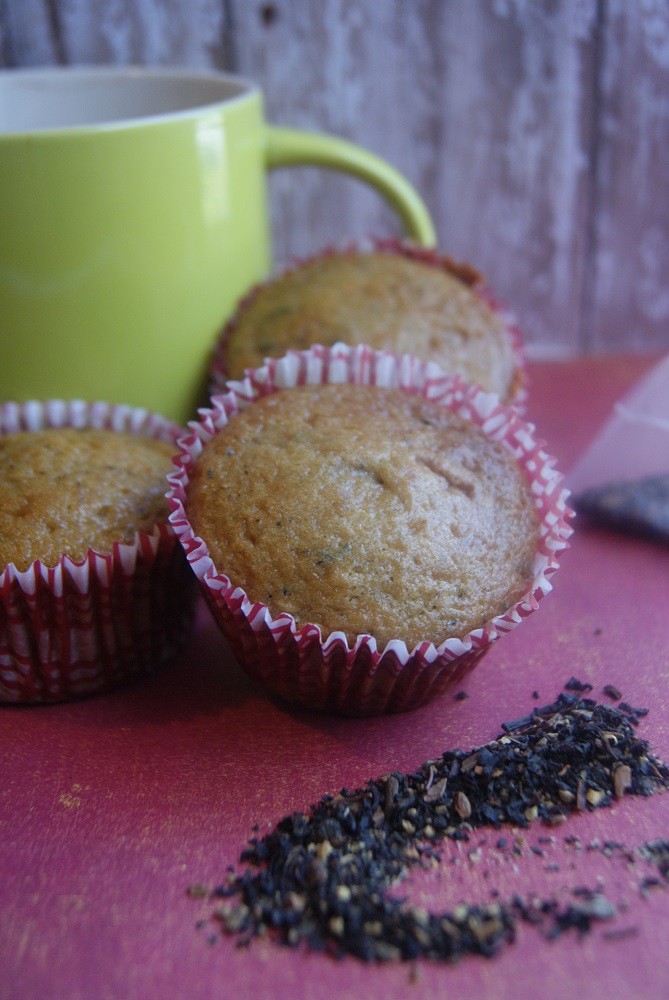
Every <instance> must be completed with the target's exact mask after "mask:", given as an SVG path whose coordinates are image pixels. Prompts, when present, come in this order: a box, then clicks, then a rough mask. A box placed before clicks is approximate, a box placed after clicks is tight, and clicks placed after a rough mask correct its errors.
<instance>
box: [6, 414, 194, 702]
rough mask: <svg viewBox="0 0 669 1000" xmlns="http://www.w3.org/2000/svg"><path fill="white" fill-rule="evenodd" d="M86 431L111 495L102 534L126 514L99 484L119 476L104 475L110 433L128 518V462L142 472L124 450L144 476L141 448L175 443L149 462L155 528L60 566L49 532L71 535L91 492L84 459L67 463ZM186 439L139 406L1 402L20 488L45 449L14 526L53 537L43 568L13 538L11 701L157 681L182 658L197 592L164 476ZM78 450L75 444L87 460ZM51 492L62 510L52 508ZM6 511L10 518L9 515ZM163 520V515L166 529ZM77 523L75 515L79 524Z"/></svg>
mask: <svg viewBox="0 0 669 1000" xmlns="http://www.w3.org/2000/svg"><path fill="white" fill-rule="evenodd" d="M44 431H46V432H47V437H46V438H44V437H43V434H42V432H44ZM80 431H81V432H82V433H83V434H84V436H88V437H87V444H86V448H90V449H91V454H92V455H94V461H92V462H91V464H90V465H89V467H87V468H85V469H83V473H82V476H83V478H86V477H88V478H89V479H90V480H91V487H90V489H91V490H92V491H93V492H92V494H91V496H92V497H93V498H94V499H95V490H96V489H97V490H100V497H99V501H97V499H96V503H95V504H94V505H93V510H92V513H91V520H92V521H96V520H97V521H99V522H100V524H99V525H97V526H95V528H96V530H97V528H98V527H99V529H100V530H102V528H103V526H104V524H105V523H106V519H107V517H109V520H110V523H111V522H113V520H114V514H115V511H114V510H109V511H108V513H105V508H109V507H110V505H111V506H113V505H114V499H113V498H112V497H110V496H108V495H106V494H105V495H104V496H103V495H102V492H101V487H100V485H99V483H100V482H101V481H102V479H103V475H111V476H112V477H113V476H114V472H113V471H112V472H110V471H109V467H110V462H109V461H108V462H107V466H108V468H107V469H106V470H105V469H104V467H103V466H104V462H105V461H106V458H105V451H104V442H102V441H101V439H102V438H104V436H105V433H106V432H113V443H114V447H115V450H116V451H118V453H117V454H115V458H114V461H116V462H118V461H119V454H120V457H121V462H120V464H119V466H118V469H119V479H122V478H123V479H124V483H123V485H122V486H120V487H119V489H118V491H116V497H117V499H116V503H117V505H118V507H119V508H121V507H122V506H123V507H124V511H123V516H124V517H126V516H127V513H126V510H125V507H126V506H127V505H128V504H129V502H130V501H129V500H128V482H127V480H128V476H129V475H131V473H129V471H128V468H123V466H124V465H125V463H126V461H127V463H128V464H130V460H129V458H128V455H127V452H128V448H127V447H124V446H123V442H125V441H126V440H127V441H128V442H132V446H133V449H132V450H133V453H134V452H135V451H137V452H138V454H137V455H134V454H133V458H132V462H134V463H137V462H138V463H140V466H139V468H141V469H142V474H143V475H144V474H145V473H144V466H143V465H142V464H141V463H144V462H146V455H144V454H143V452H144V451H145V449H144V444H142V446H141V447H137V448H135V447H134V445H135V442H136V441H138V440H139V439H142V441H143V440H144V439H149V440H150V441H151V442H153V441H158V442H164V445H162V446H161V450H160V453H159V454H154V452H157V449H154V448H153V445H151V447H150V450H149V452H148V454H150V455H151V462H152V463H155V469H154V468H153V467H152V468H151V472H150V476H149V478H150V480H151V496H150V497H149V496H148V494H147V495H146V497H144V495H141V497H140V504H141V506H142V509H145V511H146V514H145V517H144V521H145V522H146V523H141V522H140V523H141V526H142V530H139V531H136V530H133V527H132V524H131V523H129V524H128V525H127V529H126V530H124V531H123V533H122V535H121V536H120V537H119V538H118V540H115V541H110V543H109V544H108V545H107V544H105V545H103V546H102V547H100V548H97V549H95V548H91V547H89V546H85V547H84V548H83V549H82V550H80V551H77V552H76V553H75V552H74V549H71V551H70V554H65V553H63V554H61V555H60V556H55V555H54V554H53V552H51V551H50V550H49V548H48V533H49V532H50V531H51V532H55V533H59V532H60V531H61V530H62V527H63V523H64V522H65V521H66V520H67V515H66V512H65V511H66V507H67V505H68V498H69V500H70V501H72V503H73V505H74V506H75V508H76V504H77V503H79V501H80V499H81V500H82V501H83V502H85V500H84V498H85V497H86V495H87V494H88V490H87V489H86V488H85V487H84V486H82V484H81V483H80V482H78V481H77V479H78V476H77V471H76V470H77V468H78V466H77V461H81V459H80V458H79V457H76V458H71V460H70V457H69V456H68V463H66V460H65V458H66V456H67V454H68V448H69V444H68V443H66V442H67V440H69V439H70V438H69V436H70V435H73V434H75V432H76V434H77V435H78V434H79V432H80ZM98 432H105V433H102V434H100V433H98ZM180 434H183V429H182V428H179V427H177V426H176V425H174V424H171V423H169V422H168V421H167V420H165V419H164V418H162V417H159V416H157V415H155V414H151V413H149V412H147V411H146V410H142V409H137V408H131V407H127V406H119V405H110V404H106V403H86V402H83V401H69V402H66V401H61V400H50V401H46V402H28V403H23V404H19V403H3V404H0V438H1V439H2V443H3V445H4V446H5V451H6V454H5V451H3V458H2V460H3V461H5V462H6V463H8V468H7V470H6V472H7V475H8V476H10V471H11V477H10V478H11V480H12V482H14V480H15V479H16V481H17V482H18V481H20V477H21V471H20V470H21V461H22V460H23V456H22V455H21V451H22V450H23V452H25V453H27V452H28V443H29V442H36V451H35V452H34V453H31V455H32V456H33V457H32V458H31V461H32V462H33V463H34V462H35V461H36V459H35V456H36V455H39V454H40V451H41V452H42V454H43V462H42V464H41V467H40V469H39V470H38V473H37V474H36V472H35V468H34V467H33V468H32V469H31V470H30V476H29V477H28V478H27V480H26V490H25V493H24V495H21V491H20V490H17V489H16V488H15V487H14V486H12V489H11V506H15V507H16V508H17V509H16V510H15V511H13V512H12V513H13V514H15V515H16V518H15V520H14V522H13V524H14V525H20V524H21V523H23V524H24V525H25V529H24V531H25V534H26V535H28V534H31V532H32V528H31V525H34V526H35V532H34V533H35V534H36V536H39V534H40V532H41V533H42V536H43V537H42V538H41V539H40V540H39V542H38V543H37V544H38V545H39V546H41V547H40V548H39V551H40V552H42V553H44V556H43V558H41V559H40V558H32V557H31V555H30V553H31V548H30V545H28V546H26V545H24V544H22V543H23V541H24V539H23V538H21V537H19V538H18V539H17V540H16V544H15V545H14V548H13V549H11V547H12V545H13V542H12V539H11V538H9V540H8V539H7V538H5V539H3V541H4V543H5V550H4V551H5V555H4V556H3V558H2V562H3V565H2V566H0V701H2V702H5V703H11V702H14V703H46V702H57V701H63V700H66V699H71V698H76V697H81V696H84V695H89V694H93V693H95V692H99V691H104V690H107V689H110V688H112V687H114V686H116V685H117V684H119V683H120V682H122V681H126V680H128V679H129V678H131V677H133V676H135V675H139V674H144V673H148V672H150V671H153V670H154V669H156V668H158V667H159V666H161V665H162V664H163V663H165V662H166V661H167V660H169V659H171V658H172V657H173V656H174V655H176V653H177V652H178V650H179V649H181V647H182V646H183V644H184V642H185V641H186V639H187V637H188V634H189V631H190V626H191V623H192V620H193V612H194V606H195V599H196V596H197V586H196V585H195V581H194V578H193V574H192V573H191V571H190V569H189V567H188V564H187V561H186V559H185V558H184V555H183V551H182V549H181V546H180V545H179V544H178V542H177V540H176V537H175V535H174V532H173V531H172V529H171V528H170V527H169V524H168V523H167V509H166V504H165V501H164V499H163V497H164V493H165V490H166V488H167V482H166V479H165V478H164V477H166V476H167V473H168V472H169V470H170V466H171V455H172V454H173V453H174V452H176V450H177V446H176V441H177V438H178V437H179V435H180ZM24 435H25V438H24ZM54 435H55V436H54ZM63 435H65V439H66V440H64V439H63ZM126 435H127V436H128V437H127V438H126ZM10 436H11V437H10ZM58 442H60V444H59V443H58ZM119 442H120V443H121V445H122V447H121V448H120V451H119V450H118V444H119ZM8 445H9V446H11V447H8ZM77 445H78V442H77V443H75V445H74V446H73V448H74V452H75V455H76V454H77ZM22 446H23V448H22ZM96 449H97V450H99V455H100V456H101V457H100V458H99V459H98V457H97V456H96ZM96 463H100V464H98V465H97V466H96ZM134 467H135V466H133V468H134ZM17 470H18V471H17ZM17 477H18V478H17ZM38 480H40V482H38ZM161 480H162V481H161ZM49 493H51V510H49V509H48V508H47V506H46V505H45V503H44V499H45V497H46V496H48V495H49ZM8 506H9V502H8ZM19 508H20V509H19ZM82 509H83V508H82ZM5 513H6V514H7V516H9V511H8V510H6V511H5ZM154 515H155V516H157V517H158V520H157V521H156V522H155V523H153V517H154ZM77 516H78V515H77V514H76V513H74V514H72V518H73V520H72V523H73V524H74V523H75V521H76V519H77ZM81 516H82V518H83V517H84V516H85V515H84V514H82V515H81ZM149 522H150V523H149ZM12 530H16V531H18V528H13V529H12ZM8 534H9V533H8V532H5V535H8ZM45 539H46V541H45ZM7 544H8V545H9V546H10V549H11V550H12V551H14V552H15V554H14V555H13V556H11V557H9V556H7V551H9V550H8V549H7V548H6V546H7ZM31 544H35V543H31ZM45 545H46V546H47V547H46V548H44V546H45ZM73 545H74V541H73ZM8 559H9V561H7V560H8Z"/></svg>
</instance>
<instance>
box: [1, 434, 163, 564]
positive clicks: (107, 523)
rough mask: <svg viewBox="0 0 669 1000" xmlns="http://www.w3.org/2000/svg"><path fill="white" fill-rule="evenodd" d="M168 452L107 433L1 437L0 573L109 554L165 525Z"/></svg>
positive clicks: (132, 437) (133, 437)
mask: <svg viewBox="0 0 669 1000" xmlns="http://www.w3.org/2000/svg"><path fill="white" fill-rule="evenodd" d="M174 451H175V448H174V445H171V444H167V443H166V442H165V441H157V440H153V439H151V438H146V437H140V436H137V435H133V434H129V433H117V432H115V431H108V430H95V429H81V430H75V429H73V428H50V429H45V430H41V431H20V432H18V433H14V434H7V435H4V436H0V510H1V511H2V518H1V519H0V568H2V567H4V566H6V565H8V564H9V563H10V562H13V563H14V564H15V565H16V567H17V569H21V570H23V569H26V568H27V567H28V566H29V565H30V563H31V562H32V561H33V560H34V559H40V560H41V561H42V562H44V563H46V564H47V565H50V566H53V565H55V564H56V563H57V562H58V560H59V559H60V557H61V556H62V555H63V554H65V553H67V554H68V555H70V556H72V557H73V558H74V559H82V558H83V557H84V556H85V555H86V552H87V551H88V549H89V548H94V549H96V550H98V551H100V552H109V551H110V550H111V548H112V545H113V543H114V542H131V541H132V540H133V538H134V535H135V532H136V531H150V530H151V529H152V528H153V525H154V524H155V523H156V522H158V521H164V520H166V518H167V513H168V510H167V501H166V500H165V496H164V494H165V493H166V491H167V482H166V476H167V473H168V472H169V471H170V458H171V456H172V455H173V454H174Z"/></svg>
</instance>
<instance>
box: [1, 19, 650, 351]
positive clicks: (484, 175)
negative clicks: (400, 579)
mask: <svg viewBox="0 0 669 1000" xmlns="http://www.w3.org/2000/svg"><path fill="white" fill-rule="evenodd" d="M49 63H122V64H125V63H143V64H175V65H187V66H193V67H198V68H218V69H226V70H232V71H238V72H240V73H243V74H244V75H246V76H248V77H251V78H254V79H255V80H257V81H258V82H259V83H260V84H261V85H262V86H263V88H264V90H265V94H266V104H267V112H268V118H269V120H270V121H272V122H275V123H278V124H286V125H293V126H299V127H302V128H307V129H318V130H324V131H331V132H334V133H337V134H340V135H343V136H346V137H347V138H349V139H351V140H353V141H355V142H358V143H360V144H362V145H365V146H367V147H368V148H370V149H372V150H373V151H374V152H376V153H377V154H379V155H380V156H383V157H385V158H386V159H388V160H390V161H391V162H392V163H393V164H394V165H395V166H396V167H398V168H399V169H400V170H402V171H403V172H404V173H405V174H406V175H407V176H408V177H409V178H410V179H411V180H412V181H413V183H414V184H415V185H416V186H417V187H418V189H419V190H420V191H421V193H422V194H423V196H424V198H425V200H426V202H427V204H428V206H429V208H430V210H431V212H432V213H433V216H434V219H435V223H436V226H437V231H438V234H439V240H440V244H441V246H442V247H443V248H444V249H447V250H448V251H449V252H451V253H452V254H453V255H455V256H456V257H460V258H464V259H468V260H469V261H471V262H472V263H474V264H475V265H476V266H477V267H479V268H480V269H481V270H482V271H483V272H484V273H485V275H486V276H487V278H488V279H489V281H490V283H491V285H492V286H493V288H494V289H495V291H496V292H497V294H498V295H499V296H500V297H501V298H503V299H504V300H506V301H507V302H508V303H509V304H510V305H511V307H512V308H513V310H514V311H515V313H516V314H517V316H518V318H519V320H520V323H521V325H522V327H523V329H524V331H525V336H526V340H527V342H528V344H530V345H531V346H532V348H535V349H536V350H538V351H551V352H556V353H561V352H603V351H613V350H620V349H626V350H627V349H629V350H639V351H641V350H647V351H654V350H658V349H663V348H667V347H669V0H381V2H379V0H358V2H355V0H292V2H291V0H272V2H259V0H0V64H2V65H4V66H23V65H40V64H49ZM297 179H298V174H297V173H296V171H295V170H292V171H282V172H277V173H276V174H274V175H272V177H271V179H270V196H271V208H272V215H273V222H274V233H275V254H276V258H277V261H278V262H279V263H282V262H284V261H286V260H288V259H290V258H291V257H292V256H294V255H296V254H303V253H307V252H309V251H311V250H315V249H317V248H319V247H322V246H323V245H325V244H326V243H330V242H333V241H334V242H337V241H340V240H341V239H343V238H345V237H348V236H361V235H365V234H368V233H376V234H381V235H386V234H394V233H397V232H398V228H397V223H396V220H395V219H394V217H393V216H392V214H391V213H390V212H389V211H388V210H387V209H386V208H385V206H383V204H382V203H381V202H380V200H379V198H378V197H377V196H376V195H375V194H374V193H373V192H370V191H368V190H367V189H366V188H365V187H364V186H363V185H361V184H360V183H359V182H357V181H355V180H352V179H350V178H344V177H341V176H336V175H333V174H327V173H323V172H318V171H316V170H314V169H311V168H301V169H300V173H299V183H296V180H297Z"/></svg>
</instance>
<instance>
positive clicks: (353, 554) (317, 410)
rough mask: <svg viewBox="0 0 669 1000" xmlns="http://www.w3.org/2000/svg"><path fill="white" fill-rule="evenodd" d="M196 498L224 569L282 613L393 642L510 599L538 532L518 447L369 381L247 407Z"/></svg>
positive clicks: (197, 474) (197, 475) (444, 632)
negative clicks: (514, 450) (518, 460)
mask: <svg viewBox="0 0 669 1000" xmlns="http://www.w3.org/2000/svg"><path fill="white" fill-rule="evenodd" d="M186 512H187V515H188V517H189V520H190V522H191V525H192V527H193V529H194V531H195V533H196V534H197V535H198V536H200V537H201V538H202V539H203V540H204V541H205V542H206V544H207V546H208V548H209V552H210V555H211V558H212V559H213V561H214V565H215V566H216V569H217V570H218V571H219V572H223V573H225V574H226V575H227V576H228V577H229V578H230V580H231V582H232V583H233V584H235V585H239V586H242V587H243V588H244V590H245V591H246V592H247V594H248V596H249V597H250V599H251V600H260V601H263V602H264V603H266V604H267V605H268V606H269V608H270V611H271V613H272V615H273V616H276V615H277V614H278V613H279V612H281V611H288V612H289V613H291V614H292V615H294V616H295V618H296V620H297V622H298V624H304V623H305V622H313V623H316V624H318V625H320V626H321V628H322V629H323V633H324V635H327V634H328V633H330V632H332V631H335V630H340V631H343V632H345V633H346V634H347V635H348V637H349V639H350V640H353V639H354V638H355V636H356V635H358V634H361V633H366V632H370V633H371V634H372V635H374V636H375V637H376V638H377V640H378V642H379V647H380V648H382V647H383V646H384V645H385V643H386V642H388V640H390V639H393V638H395V639H403V640H404V641H405V642H406V643H407V646H408V647H409V648H412V647H413V646H414V645H415V644H416V643H418V642H420V641H421V640H425V639H428V640H432V641H433V642H434V643H435V644H437V645H438V644H439V643H441V642H442V641H444V640H445V639H447V638H449V637H451V636H463V635H465V634H466V633H467V632H468V631H470V630H471V629H473V628H476V627H477V626H480V625H482V624H483V623H484V622H485V621H487V620H488V619H489V618H491V617H493V616H494V615H496V614H499V613H502V612H503V611H505V610H507V609H508V608H509V607H510V606H511V605H512V604H513V603H514V602H515V601H516V600H518V599H519V598H520V597H521V596H522V594H523V593H524V592H525V591H526V590H527V588H528V586H529V585H530V583H531V579H532V567H533V560H534V555H535V551H536V546H537V539H538V514H537V511H536V508H535V505H534V502H533V500H532V497H531V494H530V490H529V487H528V485H527V483H526V482H525V479H524V477H523V475H522V473H521V471H520V469H519V468H518V467H517V465H516V463H515V461H514V459H513V457H512V455H511V454H510V452H508V450H506V449H505V448H504V447H503V446H502V445H498V444H496V443H494V442H492V441H490V440H489V439H488V438H487V437H486V436H485V434H484V433H483V431H481V430H480V429H479V428H477V427H475V426H473V425H472V424H470V423H469V422H466V421H464V420H463V419H461V418H460V417H458V416H457V415H454V414H452V413H450V412H449V411H448V410H446V409H444V408H443V407H440V406H438V405H437V404H435V403H431V402H426V401H424V400H422V399H420V398H419V397H417V396H415V395H408V394H406V393H403V392H401V391H399V390H393V389H380V388H371V387H366V386H352V385H327V386H308V387H307V386H305V387H301V388H295V389H285V390H282V391H280V392H277V393H275V394H273V395H269V396H266V397H263V398H261V399H259V400H258V401H257V402H255V403H253V404H252V405H251V406H249V407H247V408H246V409H244V410H242V411H241V412H240V413H239V414H236V415H235V416H233V417H232V418H231V419H230V421H229V423H228V424H227V426H226V427H224V428H223V429H222V430H220V431H219V432H218V434H217V435H216V436H215V437H214V438H212V439H211V441H209V442H208V443H207V444H206V445H205V447H204V449H203V451H202V453H201V454H200V456H199V457H198V459H197V462H196V465H195V468H194V470H193V474H192V477H191V481H190V483H189V486H188V497H187V506H186Z"/></svg>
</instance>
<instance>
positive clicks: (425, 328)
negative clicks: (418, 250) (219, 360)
mask: <svg viewBox="0 0 669 1000" xmlns="http://www.w3.org/2000/svg"><path fill="white" fill-rule="evenodd" d="M337 341H341V342H343V343H346V344H353V345H355V344H361V343H363V344H369V345H370V346H371V347H373V348H375V349H377V350H379V349H388V350H391V351H393V352H395V353H396V354H415V355H417V356H418V357H419V358H420V359H421V360H423V361H435V362H436V363H437V364H439V365H441V367H442V368H444V369H445V370H446V371H447V372H453V373H456V374H458V375H461V376H462V377H463V378H465V379H466V380H467V381H469V382H476V383H477V384H480V385H482V386H483V387H484V388H485V389H487V390H489V391H492V392H496V393H497V394H498V395H500V396H501V397H502V398H503V399H508V398H510V396H511V395H512V393H513V388H514V380H515V377H516V366H515V362H514V357H513V348H512V345H511V342H510V339H509V335H508V332H507V330H506V327H505V324H504V322H503V320H502V319H501V317H500V316H499V315H498V314H497V313H496V312H494V310H492V309H491V308H490V307H489V306H488V305H487V304H486V303H485V302H484V301H483V299H482V298H481V297H480V296H479V295H478V294H477V293H476V292H475V291H474V290H473V289H472V287H471V284H470V283H468V282H466V281H464V280H462V279H461V278H460V277H459V276H458V275H457V274H455V273H449V272H448V271H447V270H446V269H444V268H440V267H436V266H433V265H431V264H426V263H423V262H421V261H417V260H412V259H410V258H408V257H405V256H402V255H400V254H396V253H343V254H335V255H332V256H325V257H321V258H317V259H314V260H312V261H308V262H307V263H305V264H303V265H302V266H300V267H297V268H295V269H294V270H292V271H290V272H288V273H287V274H285V275H283V276H281V277H279V278H276V279H274V280H272V281H269V282H268V283H266V284H265V285H263V286H261V287H260V288H259V289H258V290H257V293H255V294H254V295H253V296H252V297H251V299H250V301H249V302H248V304H247V305H245V306H243V307H242V308H241V310H240V313H239V316H238V318H237V321H236V322H235V324H234V327H233V329H232V331H231V333H230V338H229V341H228V344H227V346H226V365H227V369H228V373H229V376H230V377H231V378H240V377H241V376H242V374H243V371H244V369H245V368H255V367H258V366H259V365H261V364H262V362H263V361H264V359H265V358H267V357H274V358H276V357H280V356H281V355H283V354H285V353H286V351H287V350H288V349H289V348H295V349H303V348H306V347H309V346H311V345H312V344H324V345H326V346H330V345H332V344H334V343H336V342H337Z"/></svg>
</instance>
